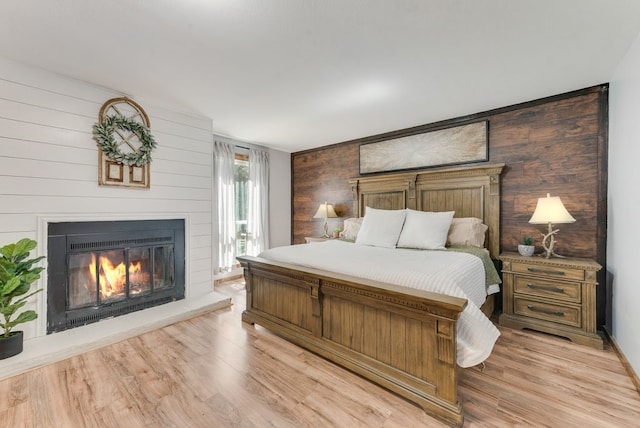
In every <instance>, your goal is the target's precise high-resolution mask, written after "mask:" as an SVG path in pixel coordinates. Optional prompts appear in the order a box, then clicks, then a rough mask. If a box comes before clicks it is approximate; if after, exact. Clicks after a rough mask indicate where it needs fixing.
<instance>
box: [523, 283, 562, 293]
mask: <svg viewBox="0 0 640 428" xmlns="http://www.w3.org/2000/svg"><path fill="white" fill-rule="evenodd" d="M527 287H529V288H533V289H534V290H544V291H551V292H552V293H564V288H560V287H552V286H550V285H539V284H532V283H530V282H528V283H527Z"/></svg>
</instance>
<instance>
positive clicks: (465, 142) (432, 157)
mask: <svg viewBox="0 0 640 428" xmlns="http://www.w3.org/2000/svg"><path fill="white" fill-rule="evenodd" d="M488 141H489V121H487V120H484V121H481V122H474V123H468V124H465V125H460V126H455V127H452V128H445V129H439V130H436V131H428V132H423V133H421V134H411V135H406V136H401V137H396V138H393V139H389V140H384V141H377V142H373V143H364V144H361V145H360V174H372V173H376V172H388V171H399V170H406V169H417V168H428V167H435V166H444V165H456V164H463V163H473V162H484V161H488V160H489V144H488Z"/></svg>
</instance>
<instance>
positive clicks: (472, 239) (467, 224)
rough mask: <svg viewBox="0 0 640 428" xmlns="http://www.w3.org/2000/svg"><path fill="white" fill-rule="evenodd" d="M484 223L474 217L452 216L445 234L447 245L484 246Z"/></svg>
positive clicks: (485, 230) (485, 231) (485, 227)
mask: <svg viewBox="0 0 640 428" xmlns="http://www.w3.org/2000/svg"><path fill="white" fill-rule="evenodd" d="M487 229H489V227H487V225H486V224H483V223H482V220H480V219H479V218H475V217H463V218H454V219H453V220H452V221H451V227H450V228H449V234H448V236H447V246H450V245H471V246H474V247H479V248H484V239H485V234H486V233H487Z"/></svg>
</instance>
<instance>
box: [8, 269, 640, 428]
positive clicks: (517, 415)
mask: <svg viewBox="0 0 640 428" xmlns="http://www.w3.org/2000/svg"><path fill="white" fill-rule="evenodd" d="M217 290H218V291H221V292H224V293H229V294H231V295H232V296H233V297H234V300H235V302H236V304H235V305H234V306H233V307H232V308H230V309H223V310H220V311H217V312H212V313H209V314H206V315H203V316H200V317H197V318H193V319H190V320H187V321H183V322H180V323H177V324H174V325H171V326H168V327H165V328H162V329H159V330H156V331H153V332H150V333H147V334H143V335H141V336H138V337H135V338H132V339H128V340H125V341H123V342H120V343H117V344H114V345H110V346H107V347H104V348H101V349H98V350H95V351H92V352H88V353H85V354H82V355H79V356H77V357H74V358H70V359H68V360H65V361H62V362H59V363H56V364H52V365H49V366H46V367H43V368H40V369H36V370H33V371H31V372H28V373H26V374H22V375H19V376H15V377H12V378H9V379H6V380H4V381H2V382H0V427H2V428H4V427H46V428H49V427H64V428H68V427H127V428H134V427H207V428H208V427H233V426H236V427H265V426H275V427H299V426H313V427H320V426H340V427H357V426H362V427H416V426H427V427H438V426H442V425H441V424H440V423H439V422H438V421H436V420H434V419H432V418H430V417H429V416H427V415H426V414H425V413H424V412H423V411H422V410H421V409H419V408H418V407H416V406H415V405H413V404H411V403H409V402H407V401H405V400H403V399H401V398H399V397H397V396H396V395H394V394H392V393H390V392H388V391H386V390H384V389H381V388H379V387H377V386H375V385H373V384H371V383H370V382H368V381H366V380H364V379H361V378H360V377H358V376H356V375H354V374H352V373H350V372H348V371H346V370H343V369H341V368H338V367H336V366H335V365H333V364H331V363H329V362H327V361H325V360H323V359H322V358H320V357H317V356H315V355H314V354H311V353H309V352H307V351H304V350H302V349H300V348H298V347H296V346H294V345H291V344H289V343H288V342H286V341H284V340H282V339H280V338H278V337H276V336H274V335H272V334H271V333H269V332H268V331H266V330H265V329H263V328H261V327H257V326H256V327H253V326H248V325H245V324H242V322H241V321H240V313H241V311H242V309H243V307H244V302H243V299H244V291H243V290H242V283H241V282H232V283H227V284H225V285H224V286H221V287H218V288H217ZM501 332H502V336H501V337H500V338H499V340H498V342H497V344H496V346H495V349H494V352H493V354H492V355H491V357H489V359H488V360H487V362H486V367H485V370H484V371H483V372H481V371H480V370H478V369H476V368H472V369H465V370H462V371H461V376H460V400H461V402H462V406H463V408H464V411H465V414H466V419H465V426H469V427H472V426H474V427H490V426H496V427H504V426H550V427H581V428H585V427H627V426H628V427H632V426H633V427H638V426H640V397H639V395H638V393H637V391H636V390H635V389H634V386H633V384H632V382H631V380H630V379H629V377H628V376H627V374H626V373H625V371H624V368H623V366H622V364H621V363H620V362H619V360H618V359H617V357H616V355H615V353H614V352H613V351H612V350H611V349H610V348H608V349H605V350H604V351H598V350H595V349H591V348H587V347H584V346H579V345H574V344H572V343H570V342H567V341H565V340H562V339H559V338H556V337H552V336H546V335H542V334H538V333H528V332H520V331H515V330H510V329H504V328H501ZM0 366H1V363H0Z"/></svg>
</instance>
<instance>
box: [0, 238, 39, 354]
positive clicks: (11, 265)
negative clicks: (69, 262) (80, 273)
mask: <svg viewBox="0 0 640 428" xmlns="http://www.w3.org/2000/svg"><path fill="white" fill-rule="evenodd" d="M37 245H38V244H37V243H36V241H34V240H32V239H27V238H25V239H21V240H20V241H18V242H16V243H14V244H7V245H5V246H4V247H2V248H0V359H4V358H9V357H12V356H14V355H17V354H19V353H20V352H22V342H23V333H22V331H13V328H14V327H15V326H16V325H18V324H21V323H24V322H28V321H33V320H34V319H36V318H38V314H37V313H36V312H35V311H33V310H26V311H23V312H20V313H18V310H19V309H20V308H22V307H23V306H24V305H25V304H26V303H27V299H28V298H29V297H31V296H33V295H34V294H36V293H38V292H40V291H42V290H41V289H39V290H35V291H33V292H32V293H29V290H30V289H31V285H32V284H33V283H34V282H36V281H37V280H38V279H39V278H40V272H42V271H43V270H44V268H43V267H34V265H35V264H36V263H38V262H39V261H40V260H42V259H43V258H44V256H41V257H36V258H32V259H30V258H28V257H29V252H30V251H31V250H33V249H34V248H36V246H37Z"/></svg>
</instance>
